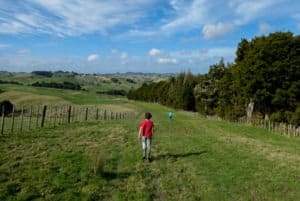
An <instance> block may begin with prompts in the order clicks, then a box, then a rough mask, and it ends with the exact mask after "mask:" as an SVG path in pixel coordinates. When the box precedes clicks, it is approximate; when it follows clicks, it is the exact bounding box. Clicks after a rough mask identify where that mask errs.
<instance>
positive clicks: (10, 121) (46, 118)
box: [0, 105, 135, 135]
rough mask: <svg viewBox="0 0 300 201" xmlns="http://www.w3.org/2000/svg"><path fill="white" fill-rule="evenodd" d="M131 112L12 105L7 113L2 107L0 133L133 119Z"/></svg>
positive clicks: (76, 107)
mask: <svg viewBox="0 0 300 201" xmlns="http://www.w3.org/2000/svg"><path fill="white" fill-rule="evenodd" d="M133 118H135V115H134V114H133V113H125V112H113V111H109V110H105V109H100V108H97V107H83V106H70V105H61V106H53V105H49V106H46V105H44V106H27V107H25V106H21V107H17V106H14V107H13V108H12V111H10V112H9V113H7V112H5V110H4V107H3V108H2V115H1V122H0V129H1V131H0V135H4V134H13V133H22V132H23V131H30V130H33V129H37V128H44V127H55V126H58V125H64V124H70V123H72V122H83V121H91V120H118V119H133Z"/></svg>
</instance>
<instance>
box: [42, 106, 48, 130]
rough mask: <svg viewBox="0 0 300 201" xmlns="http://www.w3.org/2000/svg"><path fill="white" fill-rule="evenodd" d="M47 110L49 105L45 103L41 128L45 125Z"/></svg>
mask: <svg viewBox="0 0 300 201" xmlns="http://www.w3.org/2000/svg"><path fill="white" fill-rule="evenodd" d="M46 110H47V106H46V105H44V108H43V115H42V121H41V128H43V127H44V123H45V118H46Z"/></svg>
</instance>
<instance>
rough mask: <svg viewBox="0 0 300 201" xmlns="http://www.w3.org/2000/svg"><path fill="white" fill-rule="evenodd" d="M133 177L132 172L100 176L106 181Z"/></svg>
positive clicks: (101, 174)
mask: <svg viewBox="0 0 300 201" xmlns="http://www.w3.org/2000/svg"><path fill="white" fill-rule="evenodd" d="M130 175H131V173H130V172H120V173H116V172H101V173H100V176H101V177H102V178H103V179H105V180H114V179H126V178H128V177H129V176H130Z"/></svg>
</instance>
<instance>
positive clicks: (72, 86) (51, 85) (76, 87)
mask: <svg viewBox="0 0 300 201" xmlns="http://www.w3.org/2000/svg"><path fill="white" fill-rule="evenodd" d="M32 86H34V87H49V88H58V89H71V90H81V86H80V85H79V84H73V83H71V82H63V83H57V82H50V83H46V82H41V83H40V82H35V83H33V84H32Z"/></svg>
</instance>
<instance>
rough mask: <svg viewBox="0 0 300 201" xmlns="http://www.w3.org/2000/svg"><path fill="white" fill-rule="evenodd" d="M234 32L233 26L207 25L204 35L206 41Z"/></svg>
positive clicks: (221, 24)
mask: <svg viewBox="0 0 300 201" xmlns="http://www.w3.org/2000/svg"><path fill="white" fill-rule="evenodd" d="M233 30H234V25H233V24H223V23H217V24H207V25H205V26H204V27H203V29H202V33H203V35H204V38H205V39H213V38H217V37H220V36H223V35H226V34H228V33H230V32H232V31H233Z"/></svg>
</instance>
